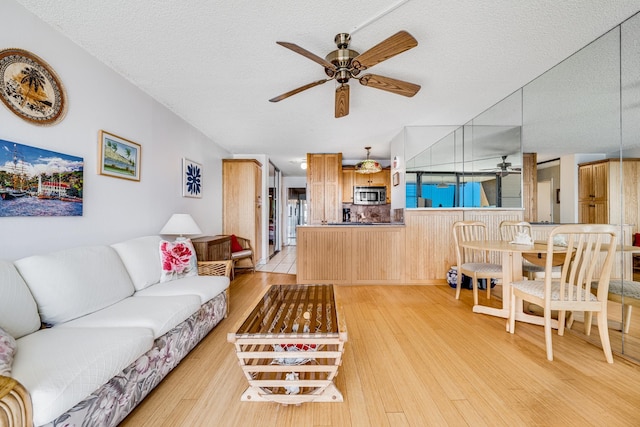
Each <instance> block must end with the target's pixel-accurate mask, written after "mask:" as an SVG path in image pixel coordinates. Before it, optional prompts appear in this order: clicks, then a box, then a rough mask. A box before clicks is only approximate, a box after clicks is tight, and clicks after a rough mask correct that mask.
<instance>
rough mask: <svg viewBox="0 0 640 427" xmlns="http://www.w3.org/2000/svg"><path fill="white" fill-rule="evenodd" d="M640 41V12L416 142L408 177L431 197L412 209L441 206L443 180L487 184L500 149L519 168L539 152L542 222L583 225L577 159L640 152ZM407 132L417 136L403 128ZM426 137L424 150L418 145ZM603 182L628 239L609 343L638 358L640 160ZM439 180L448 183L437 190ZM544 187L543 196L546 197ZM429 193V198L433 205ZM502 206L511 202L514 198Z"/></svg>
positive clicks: (612, 215)
mask: <svg viewBox="0 0 640 427" xmlns="http://www.w3.org/2000/svg"><path fill="white" fill-rule="evenodd" d="M638 40H640V16H638V15H636V16H633V17H632V18H630V19H628V20H627V21H625V22H624V23H622V24H621V26H619V27H617V28H615V29H613V30H611V31H610V32H608V33H607V34H605V35H603V36H602V37H600V38H598V39H596V40H595V41H594V42H592V43H591V44H589V45H588V46H586V47H585V48H583V49H581V50H580V51H578V52H576V53H575V54H574V55H572V56H571V57H569V58H567V59H566V60H565V61H563V62H561V63H560V64H558V65H557V66H555V67H554V68H552V69H551V70H549V71H547V72H546V73H544V74H543V75H541V76H540V77H538V78H536V79H535V80H533V81H531V82H530V83H528V84H527V85H525V86H523V88H522V89H521V90H518V91H516V92H514V93H513V94H512V95H510V96H509V97H507V98H505V99H504V100H503V101H501V102H499V103H498V104H496V105H495V106H494V107H492V108H491V109H489V110H487V111H485V112H483V113H482V114H480V115H478V116H477V117H475V118H474V119H473V120H472V121H471V122H470V123H467V124H466V125H464V126H459V127H457V128H456V129H455V130H449V131H445V132H443V133H442V134H440V135H437V137H434V135H435V134H436V132H432V134H433V135H430V136H431V138H418V139H413V140H412V141H411V143H412V144H413V146H411V147H410V149H409V150H407V151H406V152H405V156H406V158H407V159H409V160H408V161H407V183H408V184H409V185H411V186H413V188H414V189H415V190H414V192H415V193H416V196H417V193H418V191H419V190H420V191H422V194H424V195H425V196H427V195H429V194H431V196H429V197H423V198H424V199H425V200H424V201H422V202H419V199H418V198H417V197H414V199H411V202H410V198H409V197H407V207H420V206H427V205H429V203H431V205H433V204H434V203H437V204H438V205H439V204H440V201H439V200H440V199H438V198H437V196H436V195H437V191H438V190H440V191H444V187H443V183H444V184H446V185H447V191H451V190H449V187H452V188H457V189H458V190H460V188H459V186H460V183H462V182H464V183H467V182H476V183H477V182H480V183H482V182H484V181H483V179H485V178H487V177H483V176H480V175H474V174H478V173H482V172H484V171H482V169H485V168H493V167H495V166H496V164H498V163H500V161H501V160H502V158H501V156H502V155H507V157H506V158H505V161H504V163H512V166H521V165H522V163H521V162H522V153H523V152H525V153H536V154H537V160H538V165H537V169H538V171H537V175H536V178H537V181H538V188H537V190H538V192H539V193H538V201H537V205H541V204H542V203H545V204H546V205H547V208H546V209H545V210H543V209H540V208H539V209H538V211H537V220H538V221H550V222H551V223H552V224H550V225H544V224H543V225H539V227H541V228H542V229H544V228H545V227H546V228H550V227H553V226H554V224H553V223H555V222H563V223H577V222H580V220H579V216H580V215H579V212H578V194H579V189H580V185H579V180H578V165H579V164H581V163H586V162H589V161H593V160H597V159H611V160H612V162H613V163H611V164H615V162H616V161H617V162H621V161H622V159H625V161H624V162H622V163H629V164H630V163H633V161H632V160H631V159H634V158H635V159H638V158H640V51H639V50H638ZM431 128H437V127H431ZM441 130H442V129H441ZM414 132H415V129H414ZM505 135H506V136H505ZM407 136H411V135H410V134H409V133H405V137H407ZM503 137H504V139H505V140H506V141H507V144H508V143H509V142H510V141H516V140H518V141H521V148H520V145H518V146H516V145H514V147H512V148H514V151H513V152H508V151H507V149H508V146H505V145H503V142H502V140H501V139H500V138H503ZM410 139H411V138H409V139H408V140H410ZM498 141H500V142H499V143H498ZM420 143H421V144H422V149H421V150H419V149H417V145H416V144H420ZM491 147H493V148H494V150H493V155H494V156H495V157H494V158H493V159H492V160H491V163H489V164H488V165H487V164H486V163H485V164H483V165H481V162H482V161H484V158H485V157H490V156H485V154H484V150H490V149H491ZM496 147H497V148H498V149H502V153H501V154H499V153H496V152H495V148H496ZM516 147H517V148H516ZM414 157H416V161H415V162H414V161H413V160H414V159H413V158H414ZM418 159H419V160H418ZM434 159H436V161H434ZM514 175H515V174H514ZM510 177H511V175H509V176H508V177H506V178H507V179H510ZM503 178H505V177H503ZM496 179H497V177H496ZM603 179H605V180H606V182H607V184H608V186H607V188H608V199H607V200H606V201H605V202H604V203H606V206H607V212H608V222H609V223H612V224H619V225H620V232H619V234H620V236H621V240H620V241H621V243H623V244H624V245H625V246H624V247H623V251H622V252H620V254H619V256H618V257H617V261H616V267H614V269H615V270H616V274H617V277H616V278H621V279H624V280H623V281H622V286H621V287H620V288H619V290H618V291H616V292H618V294H619V295H617V297H616V295H613V296H612V297H610V300H611V301H610V308H609V313H608V314H609V320H610V327H609V332H610V338H611V344H612V348H613V350H614V351H615V352H617V353H622V354H624V355H625V356H628V357H630V358H632V359H635V360H640V299H639V298H638V297H637V295H635V296H632V295H633V294H631V293H630V292H632V291H634V290H638V291H639V292H640V254H639V253H637V252H640V242H638V243H639V246H637V247H634V246H632V245H633V244H635V243H636V240H635V239H634V236H635V235H636V234H637V233H639V232H640V230H639V228H638V224H639V223H640V185H639V184H638V183H639V182H640V163H638V166H635V167H624V168H623V167H617V168H611V169H610V171H609V173H608V174H607V175H605V176H603V177H600V178H599V182H603V181H602V180H603ZM503 180H504V179H503ZM421 181H422V182H427V183H428V185H431V186H432V187H435V188H436V190H433V188H431V190H432V193H428V192H427V191H428V190H427V189H425V188H421V186H420V182H421ZM438 185H440V186H441V187H443V188H441V189H438ZM465 185H466V184H465ZM456 186H458V187H456ZM423 187H424V186H423ZM504 187H505V185H504V183H503V185H502V188H504ZM496 188H497V186H496ZM543 188H544V192H543V193H542V194H540V192H541V189H543ZM423 190H424V191H423ZM407 191H409V186H408V187H407ZM433 191H436V193H435V194H436V195H433V194H434V193H433ZM443 194H444V193H443ZM456 197H458V199H456ZM484 197H486V203H488V204H495V205H498V202H497V200H495V199H496V198H497V196H494V195H493V194H492V193H491V192H490V191H488V190H487V189H485V190H484ZM429 198H431V202H428V201H427V199H429ZM451 199H452V195H451V194H449V193H447V195H446V200H447V201H450V200H451ZM453 200H454V201H453V202H449V203H453V204H454V205H455V203H456V202H455V201H456V200H460V202H459V203H460V204H459V205H460V206H464V205H465V204H464V203H465V202H464V201H463V200H464V199H463V198H462V197H460V191H458V192H455V191H454V192H453ZM502 202H503V203H506V200H504V199H503V200H502ZM414 203H415V204H414ZM482 203H483V202H482V201H481V202H480V204H481V205H482ZM443 205H444V203H443ZM611 292H612V291H610V295H612V293H611ZM616 298H617V300H616ZM634 306H635V309H633V307H634ZM582 329H583V328H582V325H581V324H579V325H578V324H576V325H574V326H573V328H572V333H577V334H581V333H582V332H581V331H582ZM585 339H589V340H592V341H593V342H594V344H595V345H599V340H598V337H597V334H593V333H592V334H591V336H590V337H586V336H585Z"/></svg>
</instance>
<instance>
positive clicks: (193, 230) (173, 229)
mask: <svg viewBox="0 0 640 427" xmlns="http://www.w3.org/2000/svg"><path fill="white" fill-rule="evenodd" d="M160 234H166V235H175V236H178V237H177V238H176V240H185V239H186V238H185V237H184V236H185V235H195V234H202V231H201V230H200V227H198V224H196V222H195V221H194V220H193V218H191V215H189V214H173V215H171V218H169V221H167V223H166V224H165V225H164V227H162V230H160Z"/></svg>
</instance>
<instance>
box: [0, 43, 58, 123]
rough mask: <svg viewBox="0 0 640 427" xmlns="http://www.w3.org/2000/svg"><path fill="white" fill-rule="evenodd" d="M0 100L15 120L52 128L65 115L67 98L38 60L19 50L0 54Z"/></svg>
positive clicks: (54, 75) (47, 66) (5, 50)
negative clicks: (14, 115)
mask: <svg viewBox="0 0 640 427" xmlns="http://www.w3.org/2000/svg"><path fill="white" fill-rule="evenodd" d="M0 99H2V102H3V103H4V105H6V106H7V108H9V110H11V111H12V112H13V113H14V114H16V115H17V116H18V117H20V118H22V119H24V120H26V121H28V122H29V123H33V124H36V125H43V126H47V125H54V124H56V123H58V122H60V121H61V120H62V119H63V118H64V116H65V114H66V112H67V96H66V93H65V90H64V87H63V86H62V83H61V81H60V78H59V77H58V75H57V74H56V73H55V71H53V69H52V68H51V67H50V66H49V64H47V63H46V62H45V61H43V60H42V59H41V58H39V57H38V56H36V55H34V54H33V53H31V52H27V51H26V50H22V49H4V50H1V51H0Z"/></svg>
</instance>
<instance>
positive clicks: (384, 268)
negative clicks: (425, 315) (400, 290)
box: [296, 222, 405, 285]
mask: <svg viewBox="0 0 640 427" xmlns="http://www.w3.org/2000/svg"><path fill="white" fill-rule="evenodd" d="M296 237H297V249H296V251H297V257H296V272H297V273H296V274H297V276H298V277H297V283H307V284H313V283H332V284H336V285H338V284H344V285H348V284H353V285H363V284H399V283H403V282H404V268H403V266H404V262H405V259H404V258H405V257H404V253H405V225H404V224H403V223H371V222H369V223H367V222H364V223H342V222H341V223H336V224H327V225H302V226H298V228H297V234H296Z"/></svg>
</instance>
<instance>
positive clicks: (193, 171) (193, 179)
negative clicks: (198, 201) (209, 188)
mask: <svg viewBox="0 0 640 427" xmlns="http://www.w3.org/2000/svg"><path fill="white" fill-rule="evenodd" d="M182 196H183V197H197V198H202V165H201V164H200V163H196V162H194V161H193V160H189V159H187V158H183V159H182Z"/></svg>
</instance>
